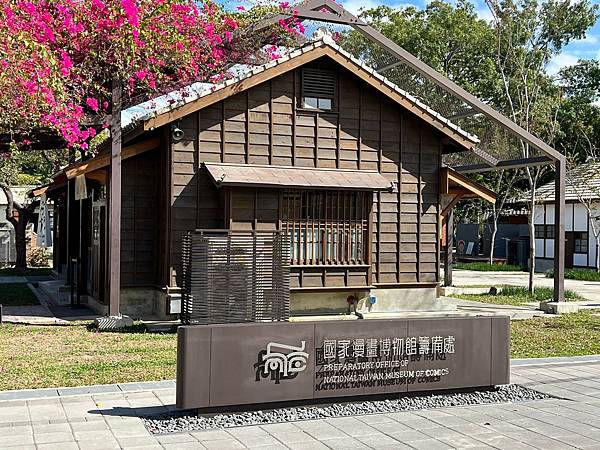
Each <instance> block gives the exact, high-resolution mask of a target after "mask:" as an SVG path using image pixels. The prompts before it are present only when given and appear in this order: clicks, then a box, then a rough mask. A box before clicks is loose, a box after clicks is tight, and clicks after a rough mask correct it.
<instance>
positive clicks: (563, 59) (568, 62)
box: [547, 52, 579, 75]
mask: <svg viewBox="0 0 600 450" xmlns="http://www.w3.org/2000/svg"><path fill="white" fill-rule="evenodd" d="M577 61H579V58H578V57H577V55H574V54H573V53H568V52H563V53H561V54H560V55H558V56H556V57H555V58H554V59H553V60H552V61H550V64H548V67H547V69H548V73H550V74H551V75H554V74H556V73H558V71H559V70H560V69H562V68H563V67H567V66H573V65H575V64H577Z"/></svg>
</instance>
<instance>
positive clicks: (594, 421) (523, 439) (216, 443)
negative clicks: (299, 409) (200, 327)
mask: <svg viewBox="0 0 600 450" xmlns="http://www.w3.org/2000/svg"><path fill="white" fill-rule="evenodd" d="M512 379H513V380H512V381H513V382H515V383H520V384H523V385H525V386H528V387H531V388H534V389H538V390H540V391H543V392H547V393H549V394H554V395H556V396H559V397H561V398H557V399H549V400H540V401H534V402H521V403H515V404H500V405H480V406H470V407H454V408H440V409H435V410H429V411H418V412H399V413H391V414H375V415H361V416H354V417H343V418H330V419H322V420H311V421H303V422H293V423H280V424H270V425H261V426H247V427H239V428H229V429H225V430H212V431H199V432H193V433H176V434H168V435H161V436H152V435H150V434H149V433H148V432H147V431H146V429H145V428H144V426H143V424H142V422H141V420H140V419H139V416H140V415H144V414H152V413H156V412H161V411H167V410H170V409H172V408H173V402H174V400H175V390H174V388H173V386H172V385H170V386H160V385H159V386H155V387H153V388H151V389H145V390H139V391H135V390H133V391H127V390H122V389H121V388H119V391H118V392H108V393H92V394H83V395H75V392H74V391H71V392H70V393H69V392H66V393H64V395H59V394H60V393H59V392H58V391H56V390H55V393H54V394H53V396H52V397H49V398H41V399H31V400H25V399H20V400H5V401H0V448H2V449H16V448H27V449H61V450H62V449H119V448H121V449H129V448H131V449H133V448H144V449H188V448H189V449H236V448H258V447H260V448H262V449H265V448H269V449H345V448H367V449H368V448H374V449H385V448H389V449H403V448H414V449H450V448H496V449H510V450H516V449H534V448H537V449H545V450H547V449H566V448H590V449H600V357H585V358H574V359H564V358H560V359H557V358H550V359H546V360H537V361H536V360H525V361H519V362H515V364H513V367H512ZM120 386H125V385H120ZM143 387H144V386H143V385H141V386H140V388H143ZM21 392H23V391H21Z"/></svg>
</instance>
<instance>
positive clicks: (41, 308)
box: [0, 277, 98, 325]
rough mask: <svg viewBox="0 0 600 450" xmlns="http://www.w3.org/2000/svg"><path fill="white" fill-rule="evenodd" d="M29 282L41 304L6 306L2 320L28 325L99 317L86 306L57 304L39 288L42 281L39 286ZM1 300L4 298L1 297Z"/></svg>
mask: <svg viewBox="0 0 600 450" xmlns="http://www.w3.org/2000/svg"><path fill="white" fill-rule="evenodd" d="M5 278H6V277H5ZM61 283H62V282H61ZM27 284H28V286H29V289H31V292H33V294H34V295H35V296H36V297H37V299H38V301H39V303H40V304H39V305H30V306H4V307H3V311H2V312H3V314H2V320H3V321H4V322H9V323H18V324H27V325H65V324H68V323H69V322H72V321H76V320H93V319H95V318H96V317H98V314H96V313H94V312H93V311H92V310H90V309H89V308H87V307H85V306H81V307H77V308H71V307H69V306H63V305H61V304H57V303H56V302H55V301H54V299H53V298H51V297H50V296H49V295H48V294H47V292H46V291H44V290H43V289H40V288H39V286H41V285H42V284H43V283H40V285H39V286H38V288H36V287H35V286H34V285H33V284H32V283H27ZM1 302H2V299H0V303H1Z"/></svg>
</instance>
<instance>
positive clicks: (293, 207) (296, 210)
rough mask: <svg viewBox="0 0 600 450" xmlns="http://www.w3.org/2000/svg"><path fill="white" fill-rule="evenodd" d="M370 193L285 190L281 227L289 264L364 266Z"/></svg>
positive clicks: (366, 256)
mask: <svg viewBox="0 0 600 450" xmlns="http://www.w3.org/2000/svg"><path fill="white" fill-rule="evenodd" d="M371 204H372V194H371V193H370V192H363V191H315V190H285V191H284V192H283V207H282V218H281V219H282V227H283V230H284V231H285V232H286V234H287V235H288V237H289V240H290V256H291V258H290V264H292V265H318V264H338V265H347V264H355V265H360V264H366V263H368V261H369V255H368V251H367V248H368V246H367V243H368V241H369V211H370V208H371Z"/></svg>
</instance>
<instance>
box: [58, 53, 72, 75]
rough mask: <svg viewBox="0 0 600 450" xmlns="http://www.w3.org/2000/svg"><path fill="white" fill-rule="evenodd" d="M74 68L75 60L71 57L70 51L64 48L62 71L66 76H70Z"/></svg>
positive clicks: (61, 57) (61, 61)
mask: <svg viewBox="0 0 600 450" xmlns="http://www.w3.org/2000/svg"><path fill="white" fill-rule="evenodd" d="M72 68H73V61H71V58H70V57H69V55H68V53H67V52H65V51H64V50H62V51H61V52H60V72H61V73H62V74H63V75H64V76H68V75H69V72H70V71H71V69H72Z"/></svg>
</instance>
